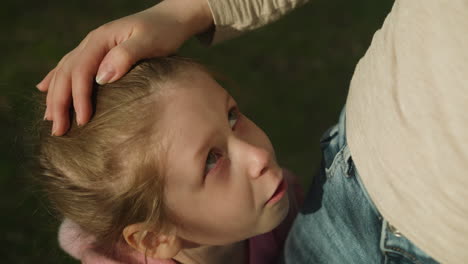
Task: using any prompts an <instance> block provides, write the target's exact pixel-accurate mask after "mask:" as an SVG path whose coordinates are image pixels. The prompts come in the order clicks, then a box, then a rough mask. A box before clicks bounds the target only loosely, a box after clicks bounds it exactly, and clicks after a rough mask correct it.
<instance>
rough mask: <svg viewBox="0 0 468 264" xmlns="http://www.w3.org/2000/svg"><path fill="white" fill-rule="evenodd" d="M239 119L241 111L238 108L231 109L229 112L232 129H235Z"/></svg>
mask: <svg viewBox="0 0 468 264" xmlns="http://www.w3.org/2000/svg"><path fill="white" fill-rule="evenodd" d="M238 119H239V110H238V109H237V108H236V107H233V108H231V110H229V112H228V121H229V126H231V129H233V128H234V126H235V125H236V123H237V120H238Z"/></svg>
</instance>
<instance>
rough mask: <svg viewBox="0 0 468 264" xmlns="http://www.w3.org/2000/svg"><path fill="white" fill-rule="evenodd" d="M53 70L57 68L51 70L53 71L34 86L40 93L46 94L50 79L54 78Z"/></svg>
mask: <svg viewBox="0 0 468 264" xmlns="http://www.w3.org/2000/svg"><path fill="white" fill-rule="evenodd" d="M55 69H57V67H55V68H53V69H52V70H51V71H50V72H49V73H48V74H47V75H46V77H45V78H44V79H42V81H41V82H40V83H38V84H37V85H36V88H37V89H38V90H39V91H41V92H47V90H49V85H50V81H51V80H52V77H53V76H54V73H55Z"/></svg>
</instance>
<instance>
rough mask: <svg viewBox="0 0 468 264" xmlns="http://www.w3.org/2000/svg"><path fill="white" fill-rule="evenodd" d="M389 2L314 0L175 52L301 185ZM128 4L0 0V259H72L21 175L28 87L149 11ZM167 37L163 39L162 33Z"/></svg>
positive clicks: (120, 0)
mask: <svg viewBox="0 0 468 264" xmlns="http://www.w3.org/2000/svg"><path fill="white" fill-rule="evenodd" d="M392 2H393V1H391V0H379V1H375V0H355V1H347V0H333V1H329V0H314V1H312V2H311V3H309V4H307V5H306V6H304V7H302V8H300V9H298V10H296V11H294V12H293V13H291V14H290V15H288V16H286V17H285V18H283V19H282V20H280V21H279V22H277V23H274V24H272V25H269V26H267V27H265V28H262V29H259V30H257V31H256V32H253V33H248V34H245V35H243V36H242V37H239V38H237V39H235V40H232V41H229V42H225V43H222V44H219V45H217V46H215V47H211V48H207V47H204V46H202V45H200V44H199V43H198V42H197V41H196V40H191V41H189V42H188V43H187V44H186V45H185V46H184V47H182V49H181V50H180V54H182V55H185V56H190V57H195V58H197V59H199V60H201V61H202V62H204V63H205V64H207V65H209V66H211V67H212V68H214V69H217V70H218V71H220V72H222V73H223V74H225V75H226V76H229V77H230V78H232V79H233V80H234V81H235V82H236V84H237V85H238V86H239V87H240V89H239V90H236V91H234V92H233V93H234V96H235V98H236V99H237V100H238V102H239V103H240V107H241V109H242V111H243V112H244V113H246V114H247V115H248V116H249V117H250V118H252V119H253V120H254V121H255V122H256V123H257V124H258V125H259V126H260V127H262V128H263V129H264V130H265V131H266V133H267V134H268V135H269V136H270V139H271V140H272V142H273V145H274V146H275V149H276V153H277V156H278V160H279V162H280V164H281V165H283V166H284V167H287V168H289V169H291V170H292V171H294V172H295V173H296V174H297V175H299V176H300V177H301V181H302V183H303V185H304V188H307V185H308V184H309V183H310V181H311V179H312V175H314V173H315V172H316V171H317V170H318V167H319V164H320V152H319V147H318V141H319V138H320V136H321V134H322V133H323V132H324V131H325V130H326V129H327V128H328V127H329V126H330V125H332V124H333V123H334V122H336V120H337V117H338V114H339V112H340V110H341V108H342V106H343V104H344V102H345V99H346V94H347V90H348V85H349V82H350V80H351V77H352V73H353V71H354V67H355V65H356V63H357V62H358V60H359V59H360V58H361V57H362V56H363V55H364V53H365V51H366V49H367V47H368V45H369V43H370V41H371V39H372V35H373V33H374V32H375V31H376V30H377V29H378V28H379V27H380V26H381V24H382V22H383V20H384V18H385V16H386V14H387V13H388V12H389V10H390V8H391V5H392ZM153 4H154V2H153V1H143V0H140V1H128V0H100V1H91V0H80V1H76V0H69V1H58V0H48V1H47V0H46V1H32V0H16V1H15V0H4V1H3V2H2V8H1V10H0V51H1V52H2V54H1V56H2V57H1V64H0V89H1V93H0V128H1V129H0V133H1V137H0V206H1V207H0V208H1V218H0V256H1V258H2V261H1V262H2V263H17V264H20V263H76V261H73V260H72V259H71V258H69V257H67V256H66V255H65V254H64V253H62V252H61V251H60V250H59V248H58V246H57V242H56V229H57V225H58V223H57V220H56V219H55V218H54V217H53V215H51V214H50V213H49V212H48V211H47V208H46V206H45V202H44V201H43V199H42V194H41V193H40V192H38V188H37V186H34V185H33V184H32V183H31V181H30V177H34V171H30V170H28V167H27V166H26V162H27V161H28V159H29V158H30V157H31V148H30V141H29V140H28V139H29V133H30V132H29V127H31V124H32V123H33V120H32V116H33V115H32V114H33V113H32V108H31V104H30V101H31V96H32V94H33V93H34V92H35V87H34V86H35V84H36V83H37V82H39V81H40V80H41V79H42V77H43V76H44V75H45V74H46V73H47V72H48V71H49V70H50V69H52V68H53V67H54V65H55V64H56V63H57V62H58V61H59V60H60V58H61V57H62V56H63V55H64V54H65V53H67V52H68V51H69V50H71V49H73V48H74V47H75V46H76V45H78V43H79V42H80V40H81V39H82V38H84V36H86V34H87V33H88V32H89V31H90V30H92V29H94V28H96V27H98V26H99V25H101V24H104V23H106V22H108V21H111V20H113V19H117V18H119V17H122V16H125V15H128V14H130V13H134V12H137V11H139V10H142V9H144V8H146V7H149V6H151V5H153ZM167 37H170V36H167Z"/></svg>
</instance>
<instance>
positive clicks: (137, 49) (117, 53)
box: [96, 37, 153, 84]
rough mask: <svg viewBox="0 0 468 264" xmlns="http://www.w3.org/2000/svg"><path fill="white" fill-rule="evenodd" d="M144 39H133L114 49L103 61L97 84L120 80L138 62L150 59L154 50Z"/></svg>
mask: <svg viewBox="0 0 468 264" xmlns="http://www.w3.org/2000/svg"><path fill="white" fill-rule="evenodd" d="M145 44H147V43H145V40H144V39H142V38H137V37H133V38H130V39H128V40H126V41H124V42H122V43H121V44H120V45H118V46H116V47H114V48H112V49H111V50H110V51H109V52H108V53H107V54H106V56H105V57H104V59H103V60H102V62H101V64H100V66H99V70H98V73H97V76H96V82H97V83H99V84H106V83H111V82H114V81H116V80H118V79H120V78H121V77H122V76H123V75H124V74H126V73H127V72H128V70H129V69H130V67H132V65H133V64H135V62H136V61H138V60H140V59H143V58H146V57H150V56H149V55H148V54H150V53H151V51H152V50H153V49H151V48H149V47H151V46H150V45H145Z"/></svg>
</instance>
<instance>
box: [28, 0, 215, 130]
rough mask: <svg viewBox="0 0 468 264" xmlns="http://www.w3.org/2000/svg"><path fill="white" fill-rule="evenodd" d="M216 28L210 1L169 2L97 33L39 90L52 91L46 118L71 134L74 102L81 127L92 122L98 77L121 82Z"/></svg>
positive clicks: (99, 81) (103, 28) (54, 128)
mask: <svg viewBox="0 0 468 264" xmlns="http://www.w3.org/2000/svg"><path fill="white" fill-rule="evenodd" d="M212 23H213V18H212V15H211V12H210V9H209V7H208V3H207V2H206V0H165V1H162V2H161V3H159V4H157V5H155V6H153V7H151V8H149V9H146V10H144V11H142V12H139V13H136V14H133V15H130V16H127V17H124V18H121V19H117V20H115V21H112V22H109V23H107V24H105V25H103V26H100V27H99V28H97V29H95V30H93V31H91V32H90V33H89V34H88V35H87V36H86V37H85V38H84V39H83V41H82V42H81V43H80V44H79V45H78V46H77V47H76V48H75V49H74V50H72V51H71V52H69V53H68V54H66V55H65V56H64V57H63V58H62V59H61V60H60V62H59V63H58V65H57V66H56V67H55V68H54V69H53V70H51V71H50V72H49V73H48V74H47V75H46V77H45V78H44V79H43V80H42V81H41V82H40V83H39V84H38V85H37V88H38V89H39V90H40V91H42V92H47V100H46V104H47V108H46V112H45V115H44V119H46V120H50V121H53V122H54V123H53V128H52V134H53V135H56V136H61V135H63V134H65V132H66V131H67V130H68V128H69V126H70V120H69V114H68V113H69V112H68V111H69V107H70V105H71V103H72V101H73V106H74V110H75V111H76V119H77V123H78V125H83V124H86V123H87V122H88V121H89V119H90V117H91V114H92V106H91V93H92V84H93V79H94V76H96V82H97V83H99V84H105V83H110V82H113V81H116V80H118V79H119V78H121V77H122V76H123V75H124V74H125V73H126V72H127V71H128V70H129V69H130V67H131V66H132V65H133V64H134V63H135V62H136V61H138V60H140V59H143V58H151V57H157V56H165V55H170V54H171V53H173V52H175V51H176V50H177V49H178V48H179V47H180V46H181V45H182V44H183V43H184V42H185V41H186V40H187V39H189V38H190V37H191V36H193V35H195V34H197V33H201V32H203V31H206V30H207V29H209V28H210V26H211V25H212Z"/></svg>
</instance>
